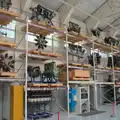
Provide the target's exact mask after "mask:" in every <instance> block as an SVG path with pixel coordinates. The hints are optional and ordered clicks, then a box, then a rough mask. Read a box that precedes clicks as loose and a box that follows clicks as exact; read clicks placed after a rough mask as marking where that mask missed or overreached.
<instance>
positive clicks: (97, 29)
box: [91, 28, 102, 37]
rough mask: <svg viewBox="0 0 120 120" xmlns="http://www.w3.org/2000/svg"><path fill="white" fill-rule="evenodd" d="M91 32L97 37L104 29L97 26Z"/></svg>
mask: <svg viewBox="0 0 120 120" xmlns="http://www.w3.org/2000/svg"><path fill="white" fill-rule="evenodd" d="M91 32H92V34H93V35H94V36H95V37H100V33H101V32H102V30H101V29H100V28H96V29H92V30H91Z"/></svg>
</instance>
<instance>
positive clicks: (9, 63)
mask: <svg viewBox="0 0 120 120" xmlns="http://www.w3.org/2000/svg"><path fill="white" fill-rule="evenodd" d="M14 64H15V60H13V56H9V55H8V53H6V54H1V55H0V69H1V70H2V71H4V72H10V71H11V69H14Z"/></svg>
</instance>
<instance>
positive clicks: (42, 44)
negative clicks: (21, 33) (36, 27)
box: [35, 35, 48, 49]
mask: <svg viewBox="0 0 120 120" xmlns="http://www.w3.org/2000/svg"><path fill="white" fill-rule="evenodd" d="M45 39H46V37H44V36H42V35H36V39H35V42H36V43H35V46H37V47H38V48H37V49H44V48H46V47H47V43H48V42H47V41H46V40H45Z"/></svg>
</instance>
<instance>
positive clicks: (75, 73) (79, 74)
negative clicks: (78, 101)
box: [59, 70, 90, 82]
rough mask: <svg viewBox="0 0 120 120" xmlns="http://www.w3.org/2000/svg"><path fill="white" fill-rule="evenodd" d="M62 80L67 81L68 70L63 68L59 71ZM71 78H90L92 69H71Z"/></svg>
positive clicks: (72, 79) (71, 79)
mask: <svg viewBox="0 0 120 120" xmlns="http://www.w3.org/2000/svg"><path fill="white" fill-rule="evenodd" d="M59 80H60V82H66V81H67V72H66V70H63V71H61V72H60V73H59ZM69 80H70V81H74V80H90V71H89V70H72V71H69Z"/></svg>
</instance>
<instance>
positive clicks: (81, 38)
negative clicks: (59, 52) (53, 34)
mask: <svg viewBox="0 0 120 120" xmlns="http://www.w3.org/2000/svg"><path fill="white" fill-rule="evenodd" d="M59 38H60V39H61V40H64V41H66V35H65V34H64V35H60V36H59ZM84 40H88V37H87V36H83V35H76V36H68V41H69V42H72V43H75V42H80V41H84Z"/></svg>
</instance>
